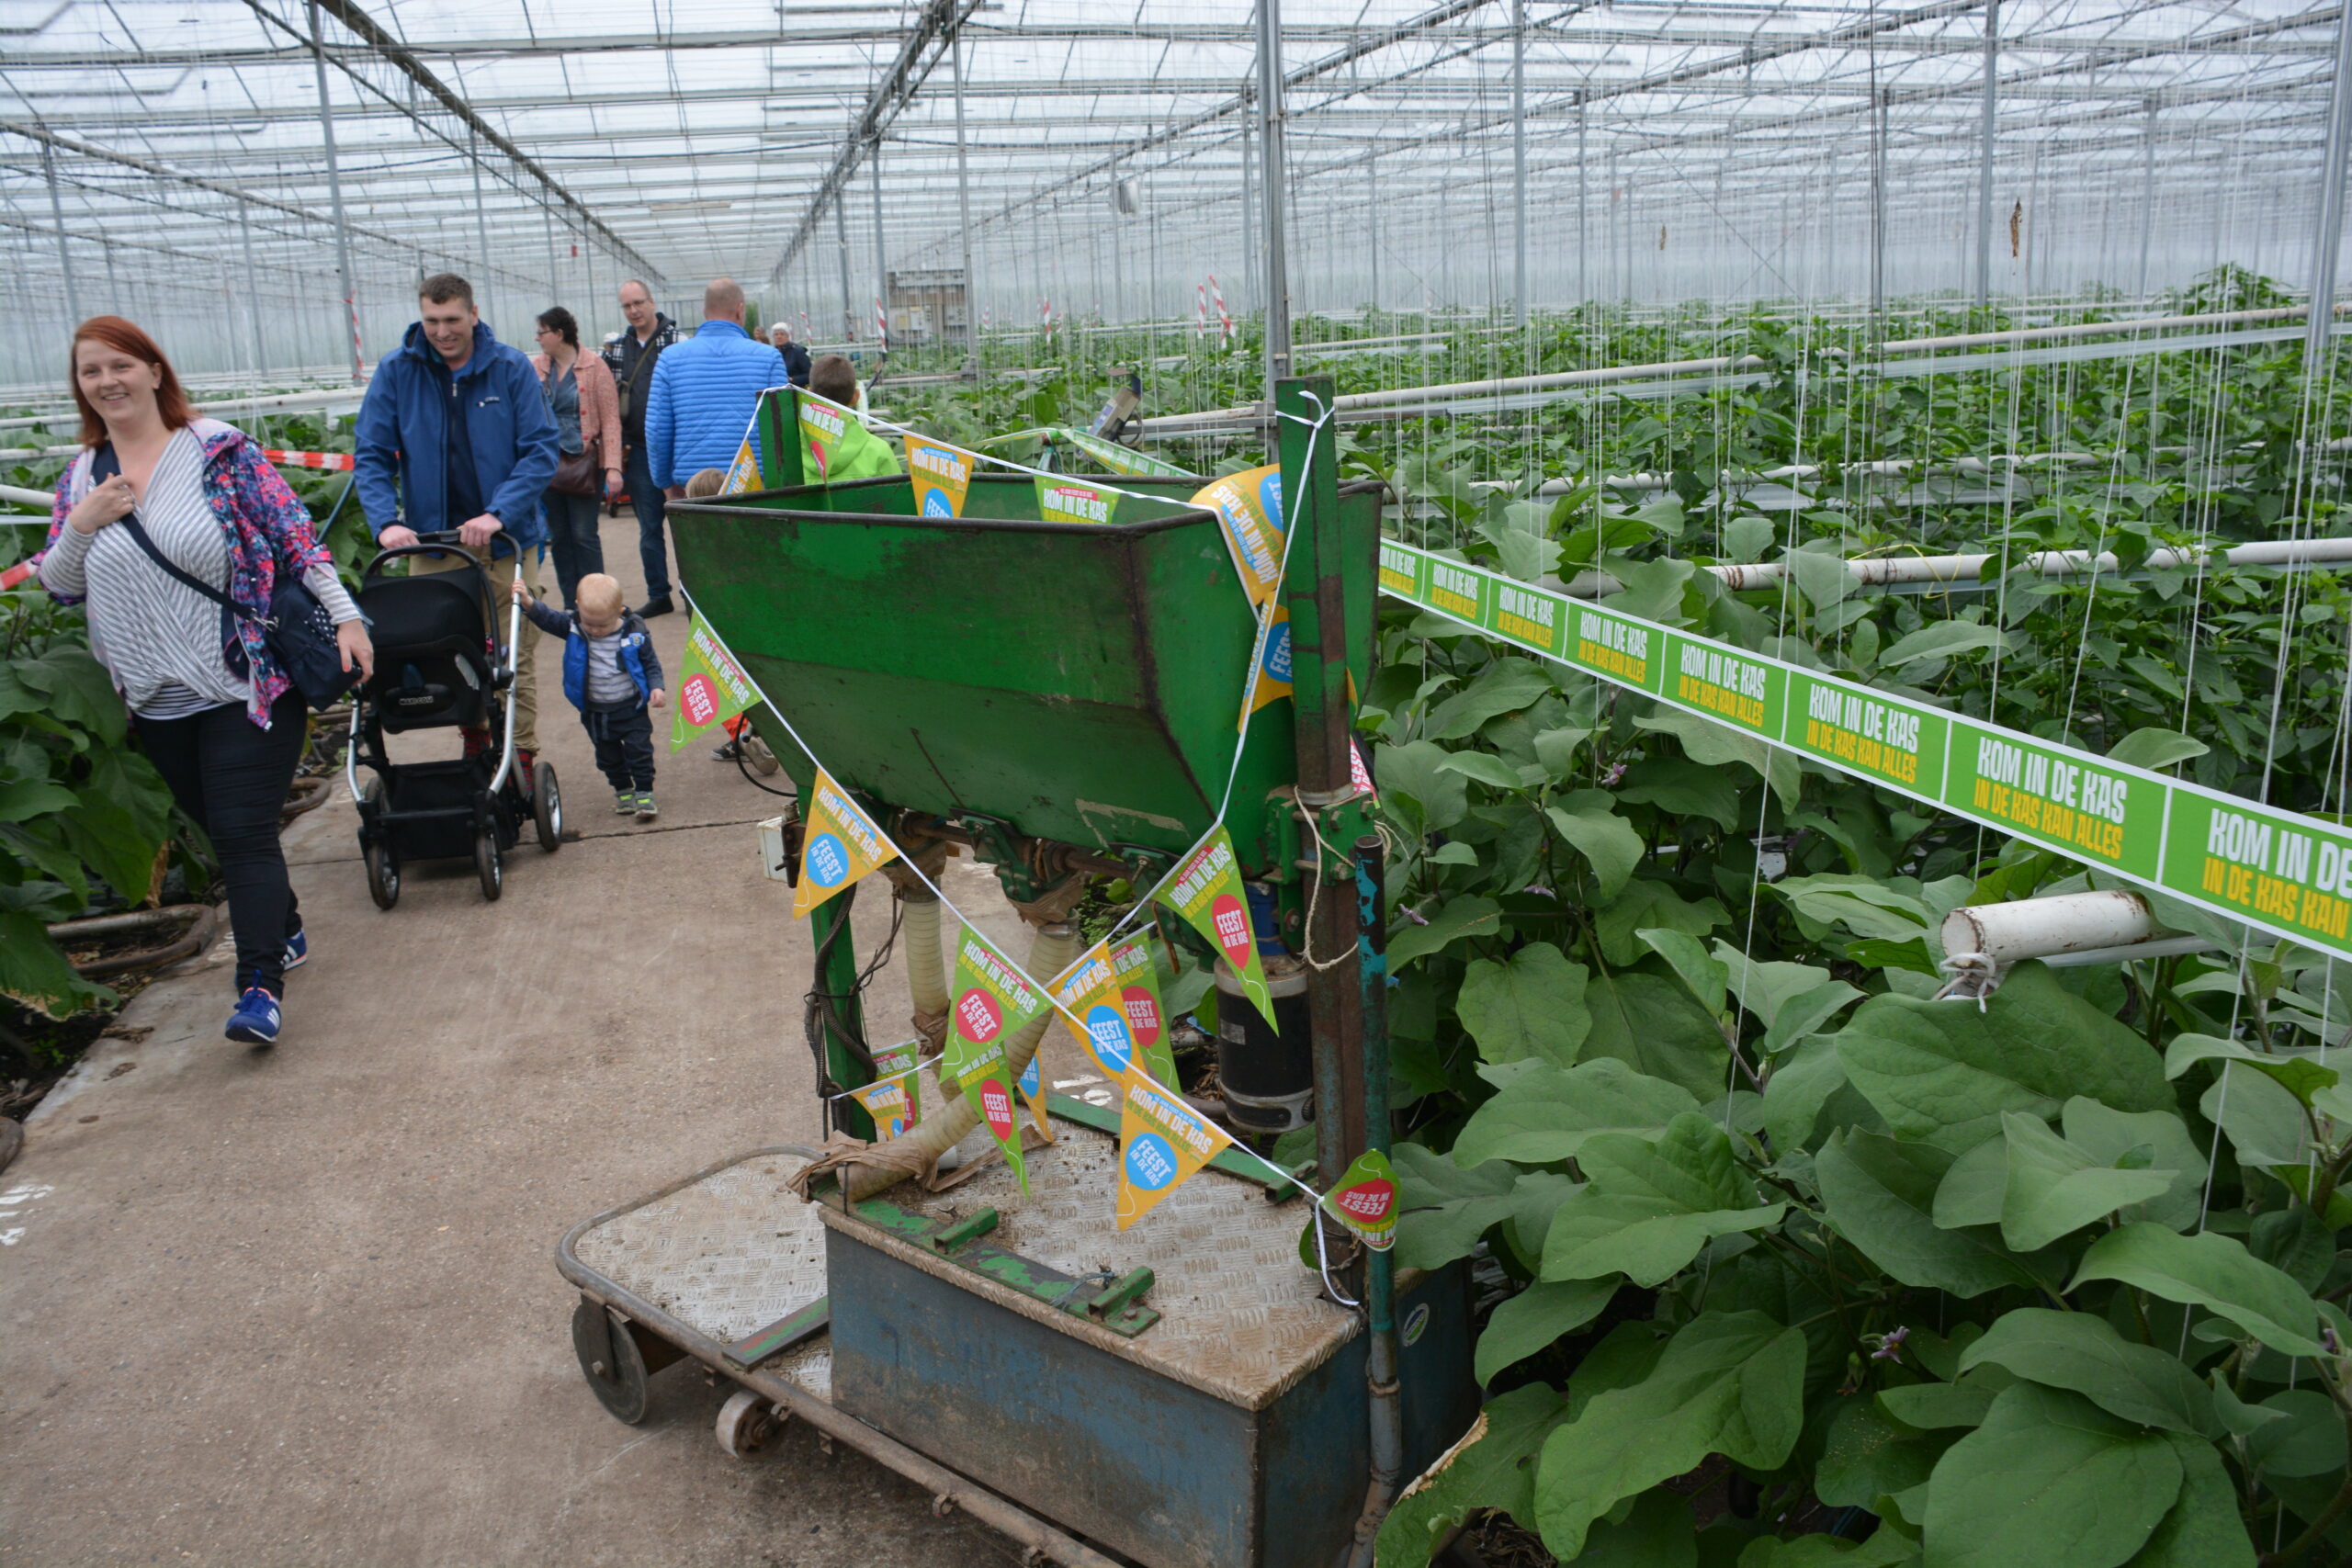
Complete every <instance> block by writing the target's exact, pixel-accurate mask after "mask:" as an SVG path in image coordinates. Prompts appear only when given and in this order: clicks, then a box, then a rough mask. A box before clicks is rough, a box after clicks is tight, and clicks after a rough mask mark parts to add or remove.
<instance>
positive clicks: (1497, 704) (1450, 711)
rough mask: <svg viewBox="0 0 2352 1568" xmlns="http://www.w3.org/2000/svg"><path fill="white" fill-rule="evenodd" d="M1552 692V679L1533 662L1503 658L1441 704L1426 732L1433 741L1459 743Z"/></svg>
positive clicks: (1436, 709)
mask: <svg viewBox="0 0 2352 1568" xmlns="http://www.w3.org/2000/svg"><path fill="white" fill-rule="evenodd" d="M1552 689H1553V687H1552V677H1551V676H1549V675H1547V674H1545V673H1544V667H1543V666H1542V665H1540V664H1538V663H1536V662H1535V661H1534V660H1532V659H1518V658H1503V659H1498V660H1495V661H1494V662H1493V663H1492V664H1489V665H1487V668H1486V669H1485V670H1483V671H1479V673H1478V677H1477V679H1476V680H1474V681H1472V682H1470V683H1469V684H1468V685H1467V686H1464V687H1463V688H1462V690H1460V691H1458V692H1456V693H1454V694H1453V695H1452V696H1450V697H1448V698H1446V699H1445V701H1443V702H1442V703H1440V704H1439V705H1437V707H1436V708H1435V709H1434V710H1432V711H1431V713H1430V717H1429V725H1428V727H1427V728H1426V729H1425V730H1424V731H1423V733H1424V734H1425V735H1427V736H1428V738H1429V739H1431V740H1459V739H1462V738H1463V737H1464V736H1465V735H1470V734H1472V733H1475V732H1476V730H1477V728H1478V727H1479V726H1480V725H1482V724H1485V723H1486V722H1487V720H1488V719H1490V718H1493V717H1495V716H1498V715H1500V714H1506V713H1517V712H1518V711H1519V710H1520V709H1521V708H1523V707H1526V706H1528V705H1531V704H1532V703H1533V702H1534V701H1535V700H1536V699H1537V698H1538V697H1541V696H1542V695H1544V694H1545V693H1546V692H1549V691H1551V690H1552Z"/></svg>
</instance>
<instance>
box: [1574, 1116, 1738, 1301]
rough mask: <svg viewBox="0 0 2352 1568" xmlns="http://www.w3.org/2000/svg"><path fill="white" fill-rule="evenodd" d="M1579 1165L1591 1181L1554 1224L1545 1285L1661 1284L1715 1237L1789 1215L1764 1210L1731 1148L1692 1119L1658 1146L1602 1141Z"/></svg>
mask: <svg viewBox="0 0 2352 1568" xmlns="http://www.w3.org/2000/svg"><path fill="white" fill-rule="evenodd" d="M1577 1163H1578V1164H1580V1165H1582V1166H1583V1167H1584V1171H1585V1175H1586V1177H1587V1178H1588V1180H1587V1182H1586V1185H1585V1186H1584V1188H1583V1189H1582V1190H1578V1191H1577V1192H1575V1193H1572V1194H1571V1195H1570V1196H1569V1198H1568V1200H1567V1201H1566V1202H1565V1203H1563V1204H1561V1205H1560V1207H1559V1209H1558V1210H1557V1212H1555V1213H1554V1214H1553V1216H1552V1227H1551V1231H1550V1234H1549V1235H1546V1236H1545V1237H1544V1268H1543V1278H1544V1279H1545V1280H1597V1279H1605V1278H1607V1277H1609V1276H1610V1275H1611V1274H1616V1273H1623V1275H1624V1276H1625V1277H1626V1278H1627V1279H1629V1280H1633V1282H1634V1283H1635V1284H1637V1285H1655V1284H1657V1283H1658V1282H1659V1281H1660V1280H1665V1279H1667V1278H1668V1277H1669V1276H1670V1275H1672V1274H1674V1273H1675V1272H1677V1271H1678V1270H1679V1269H1682V1268H1684V1267H1685V1266H1686V1265H1688V1264H1689V1263H1690V1261H1691V1259H1692V1258H1696V1257H1697V1256H1698V1255H1699V1249H1700V1248H1701V1247H1704V1246H1706V1245H1707V1243H1708V1242H1709V1241H1711V1240H1713V1238H1714V1237H1716V1236H1719V1235H1729V1234H1730V1233H1732V1232H1735V1231H1745V1230H1757V1229H1760V1228H1761V1227H1763V1226H1765V1225H1769V1224H1774V1223H1776V1222H1777V1221H1778V1220H1779V1219H1780V1217H1781V1213H1783V1212H1784V1210H1785V1206H1784V1205H1782V1204H1779V1203H1769V1204H1758V1202H1757V1201H1756V1187H1755V1184H1754V1183H1753V1182H1751V1181H1750V1180H1749V1179H1747V1176H1746V1175H1745V1174H1744V1173H1743V1172H1742V1171H1741V1170H1740V1169H1739V1168H1738V1167H1737V1166H1736V1164H1735V1162H1734V1161H1733V1158H1732V1149H1731V1140H1730V1139H1729V1138H1728V1137H1726V1136H1725V1135H1724V1130H1723V1129H1722V1128H1721V1127H1719V1126H1717V1125H1716V1124H1715V1123H1714V1122H1710V1121H1708V1120H1707V1119H1706V1118H1705V1117H1704V1116H1702V1115H1700V1114H1698V1113H1697V1112H1695V1111H1691V1112H1686V1113H1684V1114H1682V1115H1679V1116H1677V1117H1676V1118H1675V1119H1674V1120H1673V1121H1672V1122H1668V1124H1667V1127H1666V1130H1665V1131H1664V1132H1663V1133H1660V1134H1657V1136H1656V1137H1654V1138H1641V1137H1636V1136H1634V1135H1633V1134H1626V1133H1600V1134H1594V1135H1593V1136H1592V1137H1589V1138H1588V1139H1586V1140H1585V1144H1584V1146H1583V1148H1582V1149H1581V1150H1580V1151H1578V1153H1577Z"/></svg>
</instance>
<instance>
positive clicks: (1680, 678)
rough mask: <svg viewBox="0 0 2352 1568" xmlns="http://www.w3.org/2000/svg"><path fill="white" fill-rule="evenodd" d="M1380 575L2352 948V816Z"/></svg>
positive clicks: (1577, 664)
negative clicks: (2296, 807)
mask: <svg viewBox="0 0 2352 1568" xmlns="http://www.w3.org/2000/svg"><path fill="white" fill-rule="evenodd" d="M1380 587H1381V591H1382V592H1385V593H1386V594H1388V595H1389V596H1390V597H1392V598H1395V599H1400V600H1403V601H1404V602H1406V603H1407V604H1416V605H1419V607H1421V608H1422V609H1425V610H1430V611H1434V612H1435V613H1436V614H1438V615H1442V616H1444V617H1446V618H1447V619H1449V620H1453V621H1457V622H1460V623H1461V624H1462V625H1464V626H1468V627H1470V628H1471V629H1472V630H1474V631H1478V632H1482V633H1484V634H1486V635H1487V636H1488V637H1494V638H1496V639H1498V640H1499V641H1503V642H1508V643H1511V644H1513V645H1515V646H1517V647H1520V648H1523V649H1529V650H1530V651H1532V652H1534V653H1540V654H1542V655H1544V657H1545V658H1547V659H1552V660H1558V661H1559V662H1560V663H1563V664H1566V665H1567V666H1569V667H1570V668H1571V669H1575V670H1580V671H1584V672H1585V673H1587V674H1589V675H1595V676H1598V677H1600V679H1601V680H1604V681H1608V682H1612V683H1614V684H1616V685H1619V686H1623V687H1626V688H1628V689H1629V690H1633V691H1637V692H1643V693H1646V694H1648V695H1650V696H1653V697H1655V698H1657V700H1658V701H1660V702H1663V703H1666V704H1668V705H1672V706H1674V707H1678V708H1681V709H1684V710H1685V711H1687V712H1690V713H1694V714H1697V715H1698V716H1700V717H1702V718H1707V719H1712V720H1713V721H1714V722H1715V723H1717V724H1721V725H1724V726H1725V727H1727V728H1732V729H1736V730H1740V731H1743V732H1745V733H1747V734H1749V735H1754V736H1757V737H1758V738H1759V739H1763V740H1766V741H1768V742H1770V743H1771V744H1773V745H1776V746H1784V747H1786V748H1788V749H1789V750H1792V751H1795V752H1798V753H1801V754H1802V755H1804V756H1807V757H1812V758H1815V759H1816V760H1818V761H1823V762H1826V763H1827V764H1829V765H1830V766H1831V767H1834V768H1836V769H1838V771H1840V772H1842V773H1849V774H1851V775H1853V776H1855V777H1857V778H1863V779H1868V780H1870V781H1871V783H1873V784H1883V785H1885V786H1886V787H1887V788H1889V789H1893V790H1895V791H1898V792H1899V793H1901V794H1904V795H1909V796H1911V797H1912V798H1913V799H1915V800H1923V801H1926V802H1927V803H1928V804H1929V805H1931V806H1935V807H1941V808H1942V809H1943V810H1946V811H1949V812H1951V814H1952V815H1953V816H1955V817H1961V818H1966V819H1967V820H1969V821H1972V822H1978V823H1982V824H1984V825H1985V827H1988V828H1992V829H1996V830H1997V831H2000V832H2003V833H2007V834H2008V835H2010V836H2012V837H2014V838H2018V839H2023V840H2027V841H2028V842H2030V843H2034V844H2038V845H2040V846H2041V847H2042V848H2044V849H2048V850H2051V851H2053V852H2057V853H2059V854H2061V855H2064V856H2065V857H2066V858H2067V859H2069V860H2075V861H2080V862H2082V863H2085V864H2087V865H2096V866H2099V867H2102V868H2104V869H2106V870H2108V871H2110V872H2113V873H2114V874H2116V875H2118V876H2120V877H2122V878H2124V879H2125V880H2127V881H2131V882H2135V883H2138V884H2139V885H2141V886H2143V887H2149V888H2153V889H2154V890H2155V891H2157V892H2159V893H2163V894H2165V895H2167V896H2169V897H2175V898H2178V899H2181V900H2183V901H2184V902H2187V903H2190V904H2194V905H2196V906H2197V907H2199V908H2202V909H2207V910H2210V911H2211V912H2212V913H2214V914H2216V915H2220V916H2222V917H2223V918H2224V919H2230V920H2233V921H2238V922H2241V923H2244V924H2245V925H2250V926H2253V927H2255V928H2256V929H2257V930H2260V931H2267V932H2269V933H2270V934H2272V935H2274V936H2279V937H2285V938H2287V939H2289V940H2290V941H2293V942H2302V943H2305V944H2306V945H2308V946H2311V947H2313V948H2317V949H2319V950H2321V951H2323V952H2325V953H2334V954H2336V955H2338V956H2341V957H2347V958H2352V942H2347V941H2346V933H2347V931H2352V829H2344V828H2339V827H2337V826H2336V825H2335V824H2334V823H2332V822H2323V821H2321V820H2319V819H2318V818H2313V817H2307V816H2304V815H2303V814H2302V813H2301V812H2297V811H2287V810H2282V809H2281V808H2279V807H2273V806H2261V805H2256V803H2255V802H2253V801H2249V800H2242V799H2240V798H2238V797H2237V796H2235V795H2224V794H2222V793H2221V792H2220V791H2218V790H2211V789H2207V788H2205V787H2204V786H2203V785H2201V784H2188V783H2184V782H2182V781H2180V780H2177V779H2170V778H2166V777H2165V776H2164V775H2162V774H2160V773H2150V772H2149V771H2147V770H2146V769H2144V768H2134V767H2131V766H2127V765H2125V764H2122V763H2119V762H2110V761H2108V760H2107V759H2105V758H2103V757H2098V756H2094V755H2092V754H2091V753H2089V752H2087V751H2081V750H2075V749H2074V748H2072V747H2067V746H2059V745H2053V744H2052V743H2051V742H2049V741H2046V740H2037V739H2031V738H2030V737H2028V736H2024V735H2020V734H2018V732H2017V731H2015V730H2012V729H2007V728H2003V727H2001V726H1999V725H1994V724H1987V723H1985V722H1983V721H1982V720H1979V719H1973V718H1967V717H1964V716H1960V715H1957V714H1950V713H1945V712H1944V711H1942V710H1941V709H1939V708H1934V707H1930V706H1928V705H1926V704H1924V703H1919V702H1915V701H1912V700H1910V699H1908V698H1905V697H1898V696H1895V695H1894V694H1890V693H1886V692H1881V691H1876V690H1873V689H1871V688H1870V687H1867V686H1860V685H1857V684H1855V683H1853V682H1849V681H1843V680H1839V679H1837V678H1836V677H1833V676H1826V675H1823V674H1821V673H1819V672H1817V671H1810V670H1806V669H1804V668H1803V667H1802V666H1799V665H1795V664H1790V663H1786V662H1783V661H1782V660H1777V659H1772V658H1768V657H1767V656H1765V655H1763V654H1759V653H1750V652H1748V651H1747V650H1746V649H1739V648H1734V647H1732V646H1730V645H1728V644H1725V643H1721V642H1717V641H1715V640H1713V638H1710V637H1693V636H1691V634H1690V633H1688V632H1680V631H1676V630H1674V629H1673V628H1671V627H1668V626H1659V625H1658V624H1657V622H1655V621H1647V620H1644V619H1642V618H1641V617H1640V616H1637V615H1626V614H1624V613H1623V612H1621V611H1617V610H1611V609H1609V608H1607V607H1606V606H1603V605H1600V604H1590V603H1588V602H1586V601H1584V600H1580V599H1570V598H1568V597H1567V596H1566V594H1563V593H1559V592H1554V591H1553V590H1550V589H1545V588H1538V587H1536V586H1534V585H1533V584H1532V583H1526V582H1521V581H1516V580H1515V579H1512V578H1509V577H1504V576H1500V575H1498V574H1497V573H1495V572H1491V571H1488V570H1485V569H1484V568H1482V567H1476V566H1469V565H1465V564H1464V563H1463V562H1461V561H1457V560H1450V559H1448V558H1445V557H1442V556H1440V555H1437V554H1435V553H1433V552H1431V551H1428V550H1423V549H1419V548H1417V547H1414V546H1411V545H1408V544H1404V543H1401V542H1399V541H1397V540H1394V539H1384V540H1382V541H1381V545H1380Z"/></svg>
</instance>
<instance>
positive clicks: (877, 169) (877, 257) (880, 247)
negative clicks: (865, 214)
mask: <svg viewBox="0 0 2352 1568" xmlns="http://www.w3.org/2000/svg"><path fill="white" fill-rule="evenodd" d="M865 159H866V172H867V174H869V175H871V176H872V179H871V182H870V183H871V185H872V186H873V190H874V334H875V336H876V339H877V340H879V341H878V343H877V344H876V346H877V347H879V348H880V349H881V350H882V352H883V353H885V354H888V353H889V352H890V256H889V251H888V247H887V246H886V245H885V244H884V243H883V236H882V139H881V138H880V137H878V136H877V137H876V138H875V139H874V145H873V147H872V149H871V150H869V151H868V152H867V153H866V154H865Z"/></svg>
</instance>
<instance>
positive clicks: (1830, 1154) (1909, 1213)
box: [1814, 1131, 2034, 1297]
mask: <svg viewBox="0 0 2352 1568" xmlns="http://www.w3.org/2000/svg"><path fill="white" fill-rule="evenodd" d="M1951 1158H1952V1156H1951V1154H1950V1152H1949V1151H1947V1150H1944V1149H1940V1148H1938V1147H1937V1146H1935V1145H1932V1144H1918V1143H1905V1142H1899V1141H1897V1140H1896V1139H1894V1138H1885V1137H1881V1136H1879V1135H1878V1134H1873V1133H1857V1132H1842V1131H1841V1132H1838V1133H1834V1134H1831V1135H1830V1136H1829V1138H1828V1139H1827V1141H1826V1142H1825V1143H1824V1144H1823V1145H1822V1146H1821V1151H1820V1153H1819V1154H1818V1155H1816V1156H1815V1159H1814V1179H1815V1180H1816V1181H1817V1182H1819V1183H1820V1186H1821V1200H1822V1202H1823V1204H1824V1206H1826V1208H1827V1210H1828V1212H1829V1223H1830V1224H1833V1225H1835V1226H1836V1227H1837V1228H1838V1235H1842V1236H1844V1237H1845V1238H1846V1239H1847V1240H1848V1241H1849V1242H1851V1243H1853V1245H1854V1246H1855V1247H1857V1248H1858V1249H1860V1252H1861V1253H1862V1255H1863V1256H1864V1257H1866V1258H1869V1259H1870V1260H1871V1262H1873V1263H1875V1264H1877V1265H1878V1266H1879V1267H1880V1268H1882V1269H1885V1270H1886V1271H1887V1272H1888V1273H1889V1274H1892V1275H1894V1277H1895V1278H1896V1279H1897V1280H1901V1281H1902V1282H1903V1283H1905V1284H1906V1285H1914V1286H1917V1287H1919V1288H1920V1289H1923V1290H1937V1291H1949V1292H1951V1293H1952V1294H1953V1295H1956V1296H1962V1297H1966V1296H1981V1295H1983V1294H1984V1293H1985V1292H1987V1291H1993V1290H1998V1289H2000V1288H2001V1287H2002V1286H2004V1285H2030V1284H2032V1283H2033V1282H2034V1276H2033V1274H2032V1272H2031V1271H2030V1269H2028V1268H2027V1267H2026V1264H2025V1262H2024V1261H2023V1260H2022V1259H2020V1258H2018V1257H2017V1256H2016V1255H2015V1254H2013V1253H2011V1252H2010V1251H2009V1249H2008V1248H2007V1247H2004V1246H2003V1245H2002V1243H2001V1238H2000V1237H1999V1236H1998V1235H1996V1234H1995V1233H1994V1232H1993V1231H1992V1230H1990V1229H1989V1228H1988V1227H1984V1226H1971V1227H1968V1228H1966V1229H1962V1230H1945V1229H1940V1228H1939V1227H1938V1225H1937V1224H1936V1222H1935V1219H1934V1213H1935V1203H1936V1187H1937V1184H1938V1183H1939V1182H1940V1181H1942V1179H1943V1178H1944V1173H1945V1171H1946V1170H1947V1169H1949V1168H1951Z"/></svg>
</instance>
